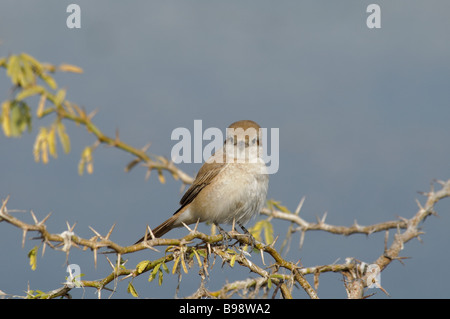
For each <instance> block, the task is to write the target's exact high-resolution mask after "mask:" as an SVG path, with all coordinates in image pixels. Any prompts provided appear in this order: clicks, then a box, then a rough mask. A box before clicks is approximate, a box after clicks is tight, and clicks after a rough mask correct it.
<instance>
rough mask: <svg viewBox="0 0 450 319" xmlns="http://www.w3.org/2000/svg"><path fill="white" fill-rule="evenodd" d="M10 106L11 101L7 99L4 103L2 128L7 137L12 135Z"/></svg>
mask: <svg viewBox="0 0 450 319" xmlns="http://www.w3.org/2000/svg"><path fill="white" fill-rule="evenodd" d="M10 107H11V103H10V102H9V101H5V102H3V104H2V128H3V133H5V135H6V136H7V137H9V136H11V119H10Z"/></svg>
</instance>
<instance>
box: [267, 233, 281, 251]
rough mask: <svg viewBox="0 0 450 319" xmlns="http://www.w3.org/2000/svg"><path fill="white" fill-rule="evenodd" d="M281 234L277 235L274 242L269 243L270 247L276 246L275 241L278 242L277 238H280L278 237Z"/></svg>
mask: <svg viewBox="0 0 450 319" xmlns="http://www.w3.org/2000/svg"><path fill="white" fill-rule="evenodd" d="M279 237H280V236H279V235H277V237H275V239H274V240H273V242H272V243H271V244H270V245H269V247H272V248H273V247H274V246H275V243H276V242H277V240H278V238H279Z"/></svg>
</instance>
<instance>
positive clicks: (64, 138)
mask: <svg viewBox="0 0 450 319" xmlns="http://www.w3.org/2000/svg"><path fill="white" fill-rule="evenodd" d="M56 128H57V131H58V137H59V140H60V142H61V145H62V147H63V150H64V153H66V154H67V153H69V152H70V139H69V135H67V133H66V127H65V126H64V124H63V123H62V122H61V121H58V122H57V124H56Z"/></svg>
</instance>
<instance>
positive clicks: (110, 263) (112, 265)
mask: <svg viewBox="0 0 450 319" xmlns="http://www.w3.org/2000/svg"><path fill="white" fill-rule="evenodd" d="M106 260H108V262H109V265H110V266H111V268H112V269H113V270H114V268H115V267H114V264H113V263H112V262H111V260H109V258H108V257H106Z"/></svg>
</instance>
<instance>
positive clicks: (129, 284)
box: [127, 281, 139, 298]
mask: <svg viewBox="0 0 450 319" xmlns="http://www.w3.org/2000/svg"><path fill="white" fill-rule="evenodd" d="M127 292H128V293H130V294H131V295H132V296H133V297H135V298H137V297H139V294H138V293H137V291H136V289H135V288H134V286H133V284H132V283H131V281H130V282H129V283H128V288H127Z"/></svg>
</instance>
